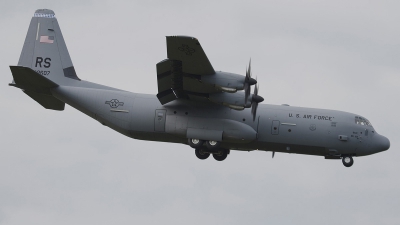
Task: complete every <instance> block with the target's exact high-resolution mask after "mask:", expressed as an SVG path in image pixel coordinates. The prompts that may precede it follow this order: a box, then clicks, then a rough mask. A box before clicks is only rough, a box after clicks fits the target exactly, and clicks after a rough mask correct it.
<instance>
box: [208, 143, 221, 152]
mask: <svg viewBox="0 0 400 225" xmlns="http://www.w3.org/2000/svg"><path fill="white" fill-rule="evenodd" d="M220 145H221V142H219V141H206V146H207V148H208V149H209V150H218V149H219V146H220Z"/></svg>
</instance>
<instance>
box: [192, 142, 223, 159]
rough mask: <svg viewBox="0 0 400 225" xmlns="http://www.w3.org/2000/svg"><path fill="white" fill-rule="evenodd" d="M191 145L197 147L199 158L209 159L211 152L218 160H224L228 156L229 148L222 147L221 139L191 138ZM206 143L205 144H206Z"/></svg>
mask: <svg viewBox="0 0 400 225" xmlns="http://www.w3.org/2000/svg"><path fill="white" fill-rule="evenodd" d="M188 142H189V145H190V146H191V147H192V148H194V149H195V151H194V152H195V154H196V156H197V158H199V159H202V160H204V159H207V158H208V157H209V156H210V155H211V154H212V155H213V157H214V159H215V160H217V161H223V160H225V159H226V157H228V154H229V152H230V151H229V149H223V148H220V145H221V142H219V141H204V140H199V139H194V138H190V139H189V140H188ZM204 145H205V146H204Z"/></svg>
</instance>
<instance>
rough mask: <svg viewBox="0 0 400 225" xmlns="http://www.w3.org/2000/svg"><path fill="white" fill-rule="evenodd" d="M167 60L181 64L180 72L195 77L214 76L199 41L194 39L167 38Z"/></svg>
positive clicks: (182, 37) (184, 37) (185, 37)
mask: <svg viewBox="0 0 400 225" xmlns="http://www.w3.org/2000/svg"><path fill="white" fill-rule="evenodd" d="M167 54H168V59H171V60H179V61H181V62H182V72H184V73H187V74H195V75H211V74H214V73H215V71H214V68H213V67H212V65H211V63H210V61H209V60H208V58H207V55H206V53H204V51H203V48H202V47H201V45H200V43H199V41H198V40H197V39H196V38H194V37H187V36H169V37H167Z"/></svg>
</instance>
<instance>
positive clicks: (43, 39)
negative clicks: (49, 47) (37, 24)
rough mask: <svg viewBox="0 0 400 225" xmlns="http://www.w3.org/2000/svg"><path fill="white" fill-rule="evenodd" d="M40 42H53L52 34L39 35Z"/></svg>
mask: <svg viewBox="0 0 400 225" xmlns="http://www.w3.org/2000/svg"><path fill="white" fill-rule="evenodd" d="M40 43H49V44H53V43H54V36H40Z"/></svg>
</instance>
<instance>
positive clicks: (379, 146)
mask: <svg viewBox="0 0 400 225" xmlns="http://www.w3.org/2000/svg"><path fill="white" fill-rule="evenodd" d="M375 146H376V150H377V152H382V151H386V150H388V149H389V148H390V141H389V139H388V138H387V137H385V136H382V135H379V136H377V140H376V144H375Z"/></svg>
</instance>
